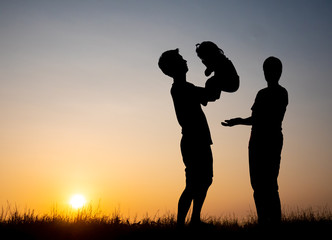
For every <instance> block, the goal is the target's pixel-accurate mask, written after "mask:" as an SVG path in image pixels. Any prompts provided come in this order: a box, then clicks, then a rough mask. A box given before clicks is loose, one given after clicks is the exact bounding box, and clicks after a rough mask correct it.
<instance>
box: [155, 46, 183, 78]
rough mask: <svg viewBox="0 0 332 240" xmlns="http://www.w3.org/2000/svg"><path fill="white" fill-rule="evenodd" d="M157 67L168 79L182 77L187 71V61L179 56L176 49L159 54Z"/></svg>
mask: <svg viewBox="0 0 332 240" xmlns="http://www.w3.org/2000/svg"><path fill="white" fill-rule="evenodd" d="M158 66H159V68H160V69H161V71H162V72H163V73H164V74H166V75H167V76H170V77H176V76H178V75H183V74H186V73H187V71H188V66H187V61H186V60H184V59H183V57H182V56H181V55H180V54H179V49H178V48H177V49H174V50H168V51H166V52H164V53H163V54H161V56H160V58H159V61H158Z"/></svg>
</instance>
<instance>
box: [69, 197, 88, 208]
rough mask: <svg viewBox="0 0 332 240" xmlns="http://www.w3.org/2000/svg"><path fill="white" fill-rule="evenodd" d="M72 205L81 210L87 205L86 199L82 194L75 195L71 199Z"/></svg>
mask: <svg viewBox="0 0 332 240" xmlns="http://www.w3.org/2000/svg"><path fill="white" fill-rule="evenodd" d="M69 203H70V205H71V206H72V208H75V209H79V208H81V207H83V206H84V205H85V203H86V200H85V197H84V196H83V195H81V194H75V195H73V196H72V197H71V199H70V202H69Z"/></svg>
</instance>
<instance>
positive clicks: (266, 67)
mask: <svg viewBox="0 0 332 240" xmlns="http://www.w3.org/2000/svg"><path fill="white" fill-rule="evenodd" d="M263 71H264V75H265V79H266V81H267V82H268V83H271V84H275V83H278V81H279V79H280V76H281V73H282V63H281V61H280V59H278V58H276V57H268V58H267V59H266V60H265V61H264V64H263Z"/></svg>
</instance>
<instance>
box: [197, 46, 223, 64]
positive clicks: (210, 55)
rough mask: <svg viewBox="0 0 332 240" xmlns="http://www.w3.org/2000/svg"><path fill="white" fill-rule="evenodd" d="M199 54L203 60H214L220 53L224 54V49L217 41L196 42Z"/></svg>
mask: <svg viewBox="0 0 332 240" xmlns="http://www.w3.org/2000/svg"><path fill="white" fill-rule="evenodd" d="M196 53H197V56H198V57H199V58H200V59H202V60H205V61H206V60H214V59H216V58H217V57H218V56H220V55H224V51H223V50H221V49H220V48H219V47H218V46H217V45H216V44H215V43H213V42H210V41H205V42H202V43H198V44H196Z"/></svg>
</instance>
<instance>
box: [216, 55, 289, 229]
mask: <svg viewBox="0 0 332 240" xmlns="http://www.w3.org/2000/svg"><path fill="white" fill-rule="evenodd" d="M263 70H264V75H265V79H266V81H267V88H264V89H262V90H260V91H259V92H258V93H257V96H256V99H255V103H254V105H253V106H252V108H251V110H252V115H251V117H248V118H245V119H243V118H234V119H230V120H225V122H223V123H222V125H223V126H229V127H231V126H235V125H252V130H251V136H250V141H249V172H250V181H251V186H252V188H253V190H254V200H255V205H256V210H257V215H258V222H259V223H260V224H276V223H279V222H280V221H281V204H280V198H279V192H278V181H277V178H278V175H279V168H280V160H281V150H282V146H283V134H282V121H283V119H284V115H285V112H286V107H287V105H288V93H287V90H286V89H285V88H283V87H282V86H280V85H279V79H280V76H281V73H282V63H281V61H280V60H279V59H278V58H276V57H269V58H267V59H266V60H265V61H264V64H263Z"/></svg>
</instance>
